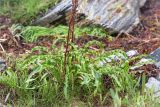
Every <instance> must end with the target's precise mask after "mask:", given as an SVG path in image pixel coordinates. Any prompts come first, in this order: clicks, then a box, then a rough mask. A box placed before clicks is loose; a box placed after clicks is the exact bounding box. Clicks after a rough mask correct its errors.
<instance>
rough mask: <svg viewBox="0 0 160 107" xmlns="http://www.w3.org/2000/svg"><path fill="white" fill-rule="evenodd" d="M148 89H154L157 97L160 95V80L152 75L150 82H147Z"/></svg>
mask: <svg viewBox="0 0 160 107" xmlns="http://www.w3.org/2000/svg"><path fill="white" fill-rule="evenodd" d="M145 87H146V90H152V91H153V92H154V96H155V97H160V81H158V80H157V79H155V78H154V77H150V78H149V80H148V82H147V83H146V84H145Z"/></svg>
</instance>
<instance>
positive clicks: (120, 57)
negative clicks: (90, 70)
mask: <svg viewBox="0 0 160 107" xmlns="http://www.w3.org/2000/svg"><path fill="white" fill-rule="evenodd" d="M121 60H123V61H124V60H126V57H125V56H124V55H123V54H122V53H118V54H116V55H109V56H108V57H106V58H105V59H104V60H102V61H100V62H99V66H103V65H105V64H106V63H111V62H120V61H121Z"/></svg>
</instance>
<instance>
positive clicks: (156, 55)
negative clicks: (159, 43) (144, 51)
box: [149, 48, 160, 68]
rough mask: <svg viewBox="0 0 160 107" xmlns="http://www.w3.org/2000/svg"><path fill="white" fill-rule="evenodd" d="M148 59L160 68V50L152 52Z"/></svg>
mask: <svg viewBox="0 0 160 107" xmlns="http://www.w3.org/2000/svg"><path fill="white" fill-rule="evenodd" d="M149 57H150V58H152V59H153V60H155V65H156V66H157V67H158V68H160V48H158V49H156V50H155V51H153V52H152V53H151V54H150V55H149Z"/></svg>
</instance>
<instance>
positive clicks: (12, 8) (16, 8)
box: [0, 0, 59, 23]
mask: <svg viewBox="0 0 160 107" xmlns="http://www.w3.org/2000/svg"><path fill="white" fill-rule="evenodd" d="M58 1H59V0H1V1H0V10H1V11H0V15H9V16H10V17H11V18H12V19H13V20H18V21H21V22H23V23H26V21H29V20H30V19H31V18H35V16H36V15H37V14H38V13H40V11H46V10H47V9H48V6H49V5H53V4H55V3H57V2H58Z"/></svg>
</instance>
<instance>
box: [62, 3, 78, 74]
mask: <svg viewBox="0 0 160 107" xmlns="http://www.w3.org/2000/svg"><path fill="white" fill-rule="evenodd" d="M77 5H78V0H72V11H71V17H70V20H69V29H68V35H67V43H66V50H65V57H64V74H66V70H67V68H66V67H67V64H68V63H67V62H68V57H69V52H70V49H69V48H70V46H69V43H70V42H72V43H74V40H75V37H74V25H75V17H76V9H77ZM71 49H73V47H72V48H71Z"/></svg>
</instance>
